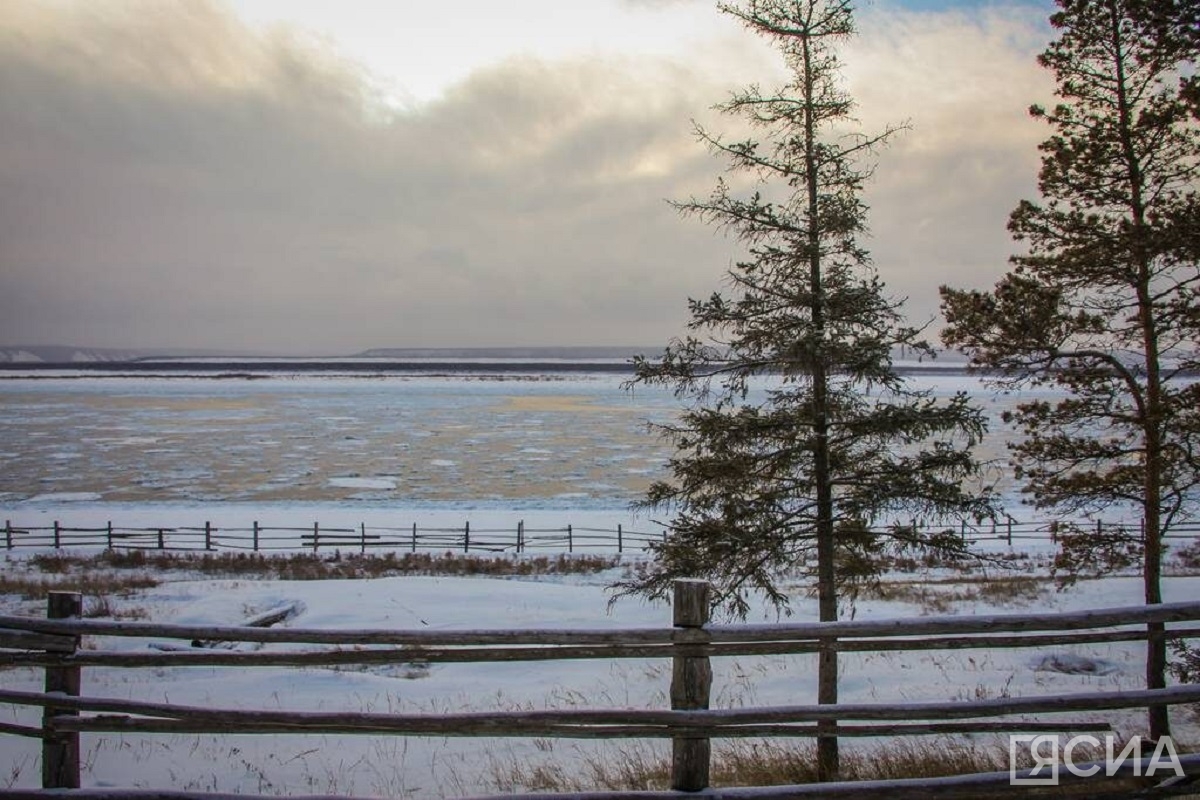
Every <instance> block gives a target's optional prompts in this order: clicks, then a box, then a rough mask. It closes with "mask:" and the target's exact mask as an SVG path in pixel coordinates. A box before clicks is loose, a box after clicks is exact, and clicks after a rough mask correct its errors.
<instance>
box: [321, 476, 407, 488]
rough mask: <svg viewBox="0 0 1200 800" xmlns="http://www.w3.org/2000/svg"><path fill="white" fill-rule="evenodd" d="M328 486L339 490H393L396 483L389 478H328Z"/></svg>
mask: <svg viewBox="0 0 1200 800" xmlns="http://www.w3.org/2000/svg"><path fill="white" fill-rule="evenodd" d="M329 485H330V486H337V487H339V488H341V489H395V488H396V482H395V481H394V480H392V479H391V478H330V479H329Z"/></svg>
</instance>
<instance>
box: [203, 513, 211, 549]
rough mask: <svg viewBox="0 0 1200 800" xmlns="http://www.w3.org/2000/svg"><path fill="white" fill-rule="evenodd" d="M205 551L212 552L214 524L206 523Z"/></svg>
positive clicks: (206, 521)
mask: <svg viewBox="0 0 1200 800" xmlns="http://www.w3.org/2000/svg"><path fill="white" fill-rule="evenodd" d="M204 549H205V550H212V523H211V522H209V521H208V520H205V521H204Z"/></svg>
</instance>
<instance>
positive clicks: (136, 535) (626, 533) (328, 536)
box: [3, 518, 1200, 553]
mask: <svg viewBox="0 0 1200 800" xmlns="http://www.w3.org/2000/svg"><path fill="white" fill-rule="evenodd" d="M913 524H916V525H919V526H923V527H927V528H936V529H937V530H939V531H941V530H946V526H945V525H937V526H934V525H922V523H919V522H918V523H913ZM1075 525H1076V526H1077V527H1079V528H1081V529H1084V530H1089V529H1094V530H1096V531H1097V533H1101V532H1113V531H1116V530H1122V531H1126V532H1128V533H1130V534H1131V535H1133V536H1135V537H1136V536H1137V535H1139V534H1140V531H1139V525H1138V523H1136V522H1135V523H1129V522H1104V521H1101V520H1090V519H1089V520H1083V521H1080V522H1077V523H1075ZM1062 529H1063V523H1062V522H1061V521H1057V522H1056V521H1049V520H1031V521H1024V522H1022V521H1019V520H1015V519H1012V518H1008V519H1006V520H991V521H989V522H987V523H983V524H971V523H968V522H962V523H960V524H959V525H958V526H955V527H954V528H953V530H955V531H956V532H957V533H958V534H959V535H960V537H961V538H962V541H963V543H964V544H968V545H971V544H976V545H977V544H985V543H989V542H990V543H999V544H1004V545H1006V546H1008V547H1016V546H1020V545H1022V544H1025V543H1031V542H1040V543H1051V544H1053V543H1054V542H1055V540H1056V538H1057V536H1058V533H1059V531H1060V530H1062ZM883 530H884V529H883V528H881V529H880V531H881V532H882V531H883ZM667 535H668V534H667V531H666V529H665V528H661V527H660V528H659V529H658V530H656V531H640V530H630V529H626V528H625V527H624V526H623V525H617V526H616V527H615V528H597V527H581V526H575V525H570V524H568V525H565V526H563V527H549V528H535V527H529V526H527V525H526V524H525V523H524V522H518V523H517V524H516V525H515V526H513V527H508V528H498V527H483V528H481V527H478V526H475V527H472V525H471V523H470V521H467V522H465V523H464V524H463V525H462V526H460V527H422V526H419V525H418V524H417V523H415V522H414V523H412V524H411V525H406V526H403V527H388V526H374V525H367V524H366V523H365V522H363V523H357V524H351V525H345V524H342V525H340V526H338V525H333V526H330V525H322V524H321V523H320V522H313V524H312V525H306V526H303V527H298V526H290V527H279V526H267V525H262V524H260V523H259V522H258V521H257V520H256V521H254V522H252V523H251V525H250V526H249V527H229V526H224V527H218V526H216V525H214V524H212V523H211V522H205V523H204V525H203V526H192V527H188V526H141V527H127V526H126V527H122V526H117V525H114V524H113V523H112V522H111V521H109V522H106V523H105V524H104V525H102V526H95V527H77V526H75V527H72V526H67V525H63V524H61V523H60V522H58V521H57V520H56V521H54V522H53V523H51V524H50V525H40V526H38V525H20V524H14V523H13V521H12V520H5V523H4V539H3V541H4V546H5V548H6V549H8V550H15V549H17V548H39V549H48V548H54V549H61V548H85V547H103V548H108V549H110V550H111V549H129V550H136V549H141V550H181V551H214V550H237V551H249V552H255V553H261V552H282V551H297V550H308V551H311V552H313V553H317V552H320V551H321V550H322V549H324V550H325V551H327V552H331V551H333V550H358V551H359V552H362V553H366V552H368V551H396V550H407V551H409V552H414V553H415V552H417V551H425V552H429V551H436V552H444V551H447V550H455V551H460V552H464V553H469V552H479V553H526V552H530V551H539V550H540V551H552V552H560V553H561V552H566V553H575V552H584V551H606V552H616V553H625V552H635V553H636V552H643V551H644V550H645V549H646V548H647V547H648V545H650V544H651V543H654V542H661V541H664V540H665V539H666V537H667ZM1164 539H1165V540H1167V541H1168V542H1184V541H1197V540H1200V525H1181V526H1175V527H1174V528H1173V529H1172V531H1171V532H1170V533H1169V534H1168V535H1167V536H1165V537H1164Z"/></svg>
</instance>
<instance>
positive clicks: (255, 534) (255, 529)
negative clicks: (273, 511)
mask: <svg viewBox="0 0 1200 800" xmlns="http://www.w3.org/2000/svg"><path fill="white" fill-rule="evenodd" d="M254 552H256V553H257V552H258V520H254Z"/></svg>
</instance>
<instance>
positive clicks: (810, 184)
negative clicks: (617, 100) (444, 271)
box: [619, 0, 990, 778]
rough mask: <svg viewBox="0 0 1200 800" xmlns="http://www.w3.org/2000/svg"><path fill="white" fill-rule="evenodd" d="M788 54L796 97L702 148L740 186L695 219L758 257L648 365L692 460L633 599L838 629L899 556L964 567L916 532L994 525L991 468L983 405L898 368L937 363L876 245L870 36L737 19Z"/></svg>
mask: <svg viewBox="0 0 1200 800" xmlns="http://www.w3.org/2000/svg"><path fill="white" fill-rule="evenodd" d="M720 8H721V10H722V11H724V12H725V13H728V14H732V15H733V16H735V17H737V18H738V19H740V20H741V21H742V22H743V23H744V24H745V25H746V26H747V27H748V28H749V29H750V30H752V31H753V32H755V33H758V34H760V35H762V36H765V37H768V38H769V39H770V40H772V42H773V43H774V44H775V45H777V46H778V49H779V50H780V51H782V54H783V56H784V58H785V60H786V65H787V67H788V69H789V72H790V79H789V80H788V81H787V82H786V83H785V84H784V85H783V86H782V87H780V88H779V89H778V90H776V91H772V92H767V91H764V90H762V89H760V88H759V87H758V86H751V87H749V88H747V89H745V90H742V91H739V92H736V93H734V94H733V95H732V96H731V97H730V99H729V100H728V101H727V102H725V103H724V104H722V105H721V106H719V107H718V108H719V109H720V110H722V111H724V112H726V113H728V114H731V115H735V116H736V117H738V118H740V119H742V120H745V121H746V122H747V123H748V124H749V127H748V130H749V131H750V133H749V135H748V136H747V137H746V138H744V139H737V140H727V139H725V138H723V137H721V136H719V135H715V134H711V133H709V132H708V131H707V130H704V129H703V128H700V129H698V130H697V134H698V137H699V138H700V140H701V141H702V142H703V143H705V144H706V145H707V146H708V147H709V148H711V149H712V150H713V151H714V152H715V153H716V154H718V155H719V156H722V157H724V158H725V159H726V160H727V161H728V163H729V168H730V172H731V175H732V176H734V177H732V178H731V179H729V180H725V179H721V180H718V182H717V184H716V188H715V189H714V191H713V192H712V194H711V195H710V196H708V197H705V198H692V199H690V200H687V201H683V202H679V203H677V207H678V209H679V210H680V211H681V212H682V213H683V214H685V215H691V216H695V217H698V218H700V219H702V220H704V221H706V222H708V223H710V224H714V225H717V226H720V227H722V228H724V229H726V230H727V231H729V232H730V233H732V234H733V235H734V236H736V238H737V239H739V240H740V241H741V242H742V243H743V244H744V245H745V248H746V250H745V252H746V256H745V257H744V259H743V260H740V261H738V262H737V263H736V264H734V265H733V266H732V267H730V268H729V270H728V272H727V276H726V278H727V280H726V286H725V287H724V288H723V289H722V290H719V291H716V292H714V293H713V294H712V295H711V296H710V297H708V298H706V299H702V300H692V301H690V310H691V320H690V323H689V329H690V331H691V333H690V334H689V335H687V336H686V337H683V338H678V339H674V340H672V341H671V342H670V343H668V345H667V347H666V349H665V350H664V352H663V353H661V354H660V355H659V356H657V357H654V358H645V357H639V358H637V359H635V368H636V377H635V378H634V380H633V381H632V385H635V386H636V385H638V384H647V385H660V386H666V387H670V388H671V389H673V390H674V392H675V394H676V395H677V396H678V397H680V398H681V399H683V400H684V401H686V402H685V404H684V405H685V407H684V411H683V412H682V413H681V415H680V417H679V418H678V420H677V421H676V422H674V423H671V424H667V425H662V426H658V427H659V430H660V432H661V433H662V434H663V435H664V436H665V437H666V438H667V439H668V440H669V441H670V442H671V443H672V444H673V446H674V448H675V453H674V455H673V457H672V458H671V459H670V463H669V470H670V477H669V478H668V479H666V480H663V481H660V482H656V483H654V484H653V485H652V487H651V488H650V490H649V493H648V496H647V498H646V500H645V505H646V506H648V507H650V508H652V509H655V510H658V511H660V512H662V511H668V512H669V513H670V514H671V519H670V520H669V522H668V527H669V530H670V536H669V537H668V538H667V540H666V541H664V542H663V543H662V544H661V545H657V546H656V547H655V549H654V559H653V561H652V563H651V564H650V565H649V566H648V568H647V569H646V570H645V571H643V572H642V573H640V574H639V575H638V576H636V577H635V578H633V579H631V580H629V581H626V582H624V583H623V584H620V586H619V588H620V589H622V590H624V591H627V592H638V593H644V594H650V595H657V596H662V595H665V594H666V593H667V592H668V591H669V589H670V586H671V583H672V581H673V580H675V579H676V578H680V577H704V578H707V579H708V580H710V582H711V583H712V584H713V587H714V601H715V603H716V604H718V605H721V606H723V607H724V608H725V609H726V610H728V611H730V612H732V613H734V614H736V615H741V616H744V615H745V614H746V613H747V611H748V609H749V605H748V601H749V597H750V596H751V595H754V594H759V595H762V596H765V597H766V598H767V599H768V600H769V601H770V602H771V603H773V604H774V606H775V607H776V609H777V610H778V611H785V610H786V609H787V608H788V605H789V602H790V597H789V594H788V588H787V587H788V585H789V584H790V583H793V582H799V583H800V584H801V585H803V586H805V588H807V589H810V590H811V589H812V587H813V584H814V583H815V594H816V596H817V598H818V605H819V614H820V619H821V620H824V621H832V620H836V619H837V618H838V606H839V597H845V596H846V595H845V593H844V592H845V590H846V589H847V588H848V587H852V586H854V585H855V584H856V583H857V582H859V581H862V580H866V579H869V578H870V577H872V576H874V575H876V574H877V573H878V569H879V566H880V563H881V560H882V557H883V556H884V555H885V551H886V550H888V549H892V548H897V549H899V548H934V549H937V550H940V551H942V552H943V553H950V554H954V555H961V554H962V543H961V540H960V537H959V536H958V535H957V534H956V533H952V532H951V531H950V530H949V528H946V529H944V530H940V531H937V530H934V529H931V528H930V527H921V526H917V525H913V524H897V520H900V519H908V520H911V519H914V518H917V517H921V518H924V519H927V520H928V519H934V518H936V519H947V518H953V519H954V520H955V521H957V520H958V519H959V518H960V517H961V516H962V515H973V516H981V515H985V514H987V513H988V512H989V510H990V507H989V500H988V498H987V496H986V493H983V492H976V491H972V490H971V488H970V487H971V486H972V485H974V484H975V483H976V482H977V480H978V479H979V465H978V464H977V462H976V461H975V460H974V458H973V457H972V455H971V448H972V447H973V446H974V445H975V444H976V443H977V442H978V441H979V439H980V437H981V436H982V434H983V432H984V425H985V423H984V418H983V416H982V414H981V413H980V412H979V411H978V410H977V409H976V408H974V407H973V406H972V405H971V404H970V403H969V401H968V399H967V397H966V396H965V395H962V394H959V395H956V396H953V397H951V398H946V399H939V398H936V397H934V396H933V395H932V394H931V393H928V392H920V391H916V390H913V389H911V388H910V387H908V386H907V384H906V383H905V381H904V380H903V379H902V377H901V376H900V375H899V374H898V373H897V370H896V369H895V367H894V364H893V353H895V352H896V351H897V349H898V348H900V347H904V348H908V349H909V351H910V352H916V353H928V352H929V347H928V345H926V344H924V343H923V342H922V341H920V332H919V330H918V329H917V328H915V327H913V326H910V325H908V324H907V323H906V322H905V320H904V318H903V317H902V315H901V311H900V308H899V304H898V303H897V302H896V301H894V300H892V299H890V298H889V297H888V296H887V295H886V293H885V289H884V286H883V284H882V282H881V281H880V279H879V277H878V276H877V274H876V272H875V271H874V269H873V267H872V265H871V262H870V259H869V255H868V253H867V251H866V250H865V249H864V247H863V245H862V243H861V242H860V239H861V238H862V237H863V235H864V234H865V231H866V213H867V209H866V207H865V205H864V203H863V200H862V190H863V186H864V183H865V182H866V181H867V180H868V179H869V178H870V175H871V172H872V169H873V166H872V165H871V164H869V163H867V162H868V160H869V159H870V158H871V156H872V154H873V151H874V150H876V148H878V147H879V146H880V145H881V143H883V142H884V141H885V140H886V139H887V138H888V137H889V136H890V135H892V133H893V132H894V131H893V130H892V129H889V130H884V131H882V132H880V133H877V134H870V135H868V134H864V133H861V132H858V131H857V128H856V125H855V122H854V120H853V118H852V117H851V112H852V102H851V99H850V97H849V96H848V95H847V94H846V93H845V92H844V90H843V89H842V87H841V83H840V81H841V75H840V67H839V61H838V57H837V53H836V51H837V48H838V46H839V45H841V44H843V43H844V41H845V40H846V39H847V38H848V37H850V36H851V35H852V34H853V32H854V25H853V16H852V9H851V4H850V3H849V2H846V1H845V0H749V1H748V2H746V3H744V4H742V5H724V4H723V5H721V6H720ZM819 664H820V667H819V690H818V702H820V703H836V702H837V654H836V651H835V650H834V649H833V648H832V647H830V648H825V649H823V650H822V651H821V653H820V656H819ZM835 730H836V727H835V726H834V725H833V724H832V723H822V732H823V733H824V734H825V735H823V736H821V737H820V738H819V740H818V748H819V767H820V772H821V774H822V776H824V777H826V778H829V777H832V776H834V775H836V773H837V770H838V743H837V738H836V734H835Z"/></svg>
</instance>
